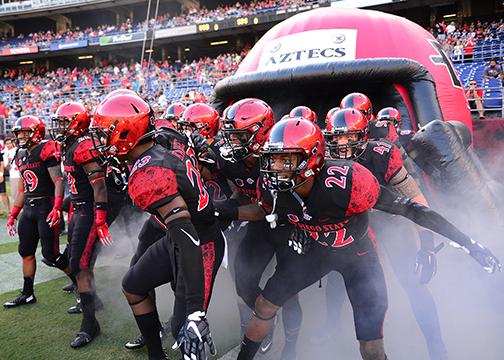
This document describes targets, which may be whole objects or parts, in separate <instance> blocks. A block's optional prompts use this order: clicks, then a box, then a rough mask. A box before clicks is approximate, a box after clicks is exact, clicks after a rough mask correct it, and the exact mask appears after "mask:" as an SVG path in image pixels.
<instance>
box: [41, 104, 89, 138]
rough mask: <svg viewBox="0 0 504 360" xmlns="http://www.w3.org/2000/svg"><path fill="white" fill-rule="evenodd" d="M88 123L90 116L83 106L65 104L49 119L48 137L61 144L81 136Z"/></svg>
mask: <svg viewBox="0 0 504 360" xmlns="http://www.w3.org/2000/svg"><path fill="white" fill-rule="evenodd" d="M90 123H91V115H90V114H89V111H88V110H87V109H86V108H85V107H84V105H82V104H81V103H78V102H71V101H70V102H66V103H63V104H61V105H60V106H59V107H58V109H57V110H56V113H55V114H54V116H52V117H51V128H50V129H49V135H50V136H51V138H52V139H53V140H55V141H58V142H60V143H63V142H65V141H67V140H68V139H69V138H71V137H75V136H79V135H81V134H83V133H84V132H85V131H87V129H88V128H89V124H90Z"/></svg>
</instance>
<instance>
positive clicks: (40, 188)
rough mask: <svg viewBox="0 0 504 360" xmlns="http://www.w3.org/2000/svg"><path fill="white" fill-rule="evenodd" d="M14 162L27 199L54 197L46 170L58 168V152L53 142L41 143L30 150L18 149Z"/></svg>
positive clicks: (49, 176) (52, 185) (52, 183)
mask: <svg viewBox="0 0 504 360" xmlns="http://www.w3.org/2000/svg"><path fill="white" fill-rule="evenodd" d="M15 161H16V166H17V167H18V169H19V172H20V174H21V177H22V178H23V180H24V185H25V195H26V196H27V197H40V196H54V182H53V181H52V179H51V175H49V171H48V169H49V168H50V167H53V166H60V162H61V157H60V151H59V147H58V145H57V143H56V142H55V141H52V140H51V141H42V142H41V143H40V144H38V145H37V146H36V147H35V148H34V149H32V150H27V149H19V150H18V152H17V153H16V157H15Z"/></svg>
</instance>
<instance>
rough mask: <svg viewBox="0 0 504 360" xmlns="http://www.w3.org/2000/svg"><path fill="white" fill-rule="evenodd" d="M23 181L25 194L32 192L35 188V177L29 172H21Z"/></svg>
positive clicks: (36, 183) (36, 182) (36, 181)
mask: <svg viewBox="0 0 504 360" xmlns="http://www.w3.org/2000/svg"><path fill="white" fill-rule="evenodd" d="M23 179H24V181H25V190H26V192H33V191H35V189H36V188H37V185H38V178H37V175H35V173H34V172H33V171H31V170H25V171H23Z"/></svg>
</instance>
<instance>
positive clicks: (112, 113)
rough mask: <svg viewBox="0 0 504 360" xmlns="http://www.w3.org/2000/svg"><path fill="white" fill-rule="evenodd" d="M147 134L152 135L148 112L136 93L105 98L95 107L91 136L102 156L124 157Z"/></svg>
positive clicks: (146, 136)
mask: <svg viewBox="0 0 504 360" xmlns="http://www.w3.org/2000/svg"><path fill="white" fill-rule="evenodd" d="M151 134H152V135H154V115H153V112H152V109H151V108H150V106H149V104H147V102H145V101H144V100H143V99H142V98H141V97H139V96H138V95H136V94H135V95H130V94H119V95H116V96H113V97H109V98H107V99H104V100H103V101H102V102H101V103H100V104H99V105H98V106H97V107H96V110H95V113H94V117H93V122H92V136H93V142H94V143H95V149H96V150H97V151H98V153H99V154H100V156H102V157H105V158H108V157H109V156H124V155H126V154H127V153H128V152H129V151H130V150H131V149H133V148H134V147H135V146H136V145H137V144H138V142H139V141H140V140H142V139H145V138H148V137H149V135H151ZM100 160H101V162H106V161H104V159H103V158H102V159H100Z"/></svg>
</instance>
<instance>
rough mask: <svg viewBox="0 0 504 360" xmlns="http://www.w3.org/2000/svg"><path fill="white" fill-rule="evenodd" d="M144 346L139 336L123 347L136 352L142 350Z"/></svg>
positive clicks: (141, 337)
mask: <svg viewBox="0 0 504 360" xmlns="http://www.w3.org/2000/svg"><path fill="white" fill-rule="evenodd" d="M144 346H145V340H144V337H143V335H142V334H140V335H139V336H138V337H137V338H136V339H133V340H130V341H128V342H127V343H126V344H125V345H124V347H125V348H126V349H128V350H136V349H140V348H143V347H144Z"/></svg>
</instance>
